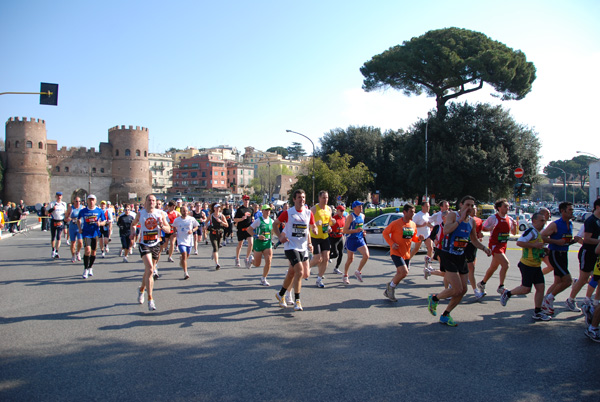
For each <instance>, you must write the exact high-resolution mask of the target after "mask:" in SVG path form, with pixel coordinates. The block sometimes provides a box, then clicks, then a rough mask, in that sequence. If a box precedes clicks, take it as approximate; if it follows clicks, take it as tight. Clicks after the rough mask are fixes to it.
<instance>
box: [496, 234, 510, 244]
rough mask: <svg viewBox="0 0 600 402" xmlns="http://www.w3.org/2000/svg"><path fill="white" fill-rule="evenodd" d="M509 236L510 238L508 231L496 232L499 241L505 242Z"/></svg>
mask: <svg viewBox="0 0 600 402" xmlns="http://www.w3.org/2000/svg"><path fill="white" fill-rule="evenodd" d="M509 238H510V234H509V233H498V241H499V242H500V243H506V242H507V241H508V239H509Z"/></svg>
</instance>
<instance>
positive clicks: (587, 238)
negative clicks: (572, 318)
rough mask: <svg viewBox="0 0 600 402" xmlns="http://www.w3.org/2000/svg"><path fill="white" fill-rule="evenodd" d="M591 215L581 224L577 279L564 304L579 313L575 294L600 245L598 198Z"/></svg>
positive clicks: (586, 279) (592, 265)
mask: <svg viewBox="0 0 600 402" xmlns="http://www.w3.org/2000/svg"><path fill="white" fill-rule="evenodd" d="M593 205H594V209H593V211H594V212H593V213H592V215H590V217H589V218H587V219H586V220H585V222H584V223H583V227H584V231H583V245H582V246H581V248H580V249H579V253H578V254H577V258H578V259H579V279H578V280H577V282H575V283H574V284H573V287H572V288H571V294H570V295H569V298H568V299H567V301H566V302H565V303H566V305H567V308H568V309H569V310H571V311H576V312H579V311H581V309H580V308H579V307H577V304H575V297H577V293H579V291H580V290H581V288H582V287H583V286H585V285H586V284H587V283H588V282H589V279H590V276H591V274H592V271H593V270H594V266H595V265H596V261H597V260H598V256H597V255H596V251H595V250H596V246H597V245H598V244H599V243H600V240H599V239H600V198H598V199H596V201H594V204H593Z"/></svg>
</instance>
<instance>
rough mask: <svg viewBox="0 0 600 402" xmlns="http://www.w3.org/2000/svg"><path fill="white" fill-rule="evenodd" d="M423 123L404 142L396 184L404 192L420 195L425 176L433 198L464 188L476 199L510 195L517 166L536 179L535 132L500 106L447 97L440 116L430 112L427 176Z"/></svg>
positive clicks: (449, 196) (528, 178) (447, 196)
mask: <svg viewBox="0 0 600 402" xmlns="http://www.w3.org/2000/svg"><path fill="white" fill-rule="evenodd" d="M425 123H426V121H425V120H420V121H418V122H417V123H415V125H414V126H413V127H412V129H411V130H410V132H409V136H408V137H407V138H406V142H405V144H404V147H403V149H404V150H405V151H404V157H405V158H406V159H405V161H406V162H405V165H404V169H403V172H402V175H403V177H404V179H403V181H404V183H403V184H400V186H402V190H403V191H402V195H403V196H404V197H417V196H419V197H420V196H421V195H423V194H424V190H425V180H427V185H428V192H429V194H435V196H436V199H442V198H445V199H458V198H460V197H462V196H464V195H465V194H470V195H472V196H474V197H476V198H477V199H479V200H493V199H495V198H498V197H501V196H510V195H511V192H512V187H513V185H514V183H515V178H514V175H513V173H514V170H515V169H516V168H517V167H521V168H523V170H524V171H525V175H524V176H523V181H524V182H526V183H532V184H533V183H536V181H537V171H538V165H539V159H540V156H539V149H540V142H539V139H538V138H537V134H536V133H535V132H534V131H533V130H531V129H530V128H528V127H525V126H523V125H521V124H518V123H517V122H516V121H515V120H514V119H513V118H512V117H511V116H510V114H509V113H508V112H507V111H505V110H504V109H502V107H501V106H492V105H490V104H477V105H475V106H473V105H470V104H468V103H467V102H465V103H464V104H459V103H451V104H450V105H449V108H448V112H447V116H446V120H445V121H443V122H441V121H440V119H438V118H435V117H432V118H430V120H429V127H428V140H429V144H428V175H427V176H426V175H425ZM408 161H410V162H408ZM390 166H392V165H390Z"/></svg>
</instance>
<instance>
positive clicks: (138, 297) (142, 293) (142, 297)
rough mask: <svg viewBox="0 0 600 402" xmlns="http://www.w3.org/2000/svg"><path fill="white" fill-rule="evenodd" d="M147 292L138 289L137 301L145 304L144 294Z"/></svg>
mask: <svg viewBox="0 0 600 402" xmlns="http://www.w3.org/2000/svg"><path fill="white" fill-rule="evenodd" d="M145 293H146V292H140V288H138V289H137V301H138V303H139V304H144V294H145Z"/></svg>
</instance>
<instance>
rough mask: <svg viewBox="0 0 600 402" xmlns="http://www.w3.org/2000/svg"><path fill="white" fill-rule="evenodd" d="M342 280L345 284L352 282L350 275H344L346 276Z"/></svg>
mask: <svg viewBox="0 0 600 402" xmlns="http://www.w3.org/2000/svg"><path fill="white" fill-rule="evenodd" d="M342 282H343V283H344V285H349V284H350V279H349V278H348V275H344V278H343V279H342Z"/></svg>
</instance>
